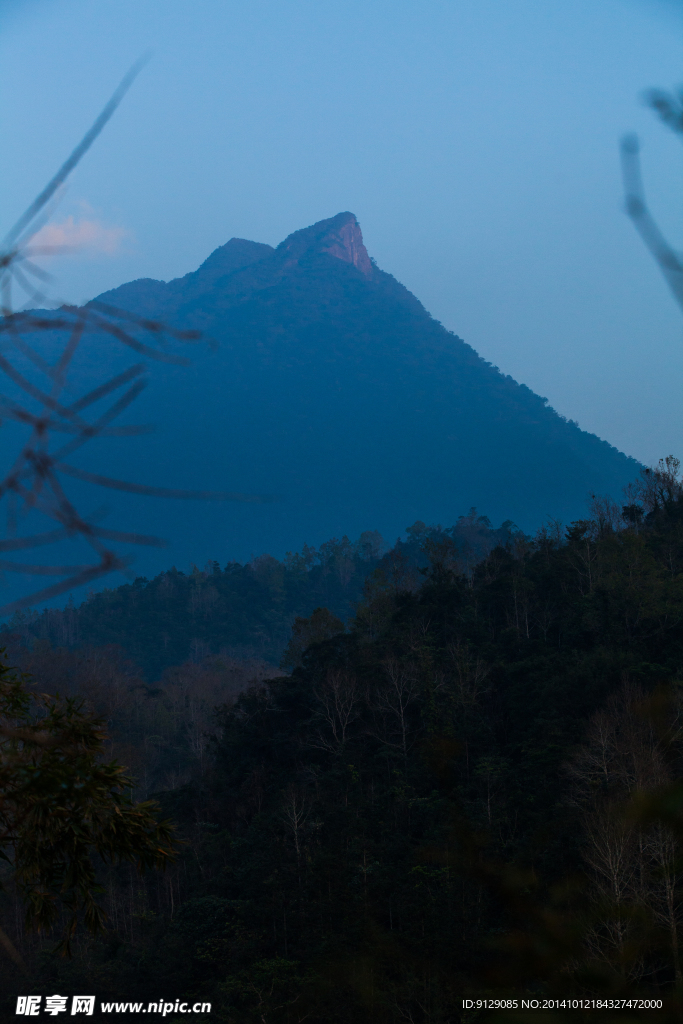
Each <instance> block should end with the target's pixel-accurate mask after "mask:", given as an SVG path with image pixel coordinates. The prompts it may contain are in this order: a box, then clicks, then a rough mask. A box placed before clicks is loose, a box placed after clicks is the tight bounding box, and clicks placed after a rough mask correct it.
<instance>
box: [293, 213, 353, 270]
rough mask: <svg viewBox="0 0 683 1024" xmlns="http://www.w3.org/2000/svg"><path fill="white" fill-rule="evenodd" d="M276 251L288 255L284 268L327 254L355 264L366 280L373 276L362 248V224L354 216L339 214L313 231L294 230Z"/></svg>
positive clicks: (319, 222) (315, 226) (313, 227)
mask: <svg viewBox="0 0 683 1024" xmlns="http://www.w3.org/2000/svg"><path fill="white" fill-rule="evenodd" d="M277 251H278V252H281V253H284V254H285V263H284V266H285V267H287V266H292V265H293V264H295V263H298V262H299V261H300V260H302V259H304V258H305V257H307V256H310V255H312V254H315V253H325V254H326V255H328V256H334V258H335V259H338V260H343V261H344V263H352V264H353V266H354V267H356V269H357V270H359V271H360V272H361V274H363V275H364V276H365V277H371V276H372V263H371V262H370V257H369V256H368V253H367V249H366V248H365V246H364V245H363V236H362V234H361V230H360V224H359V223H358V221H357V220H356V218H355V217H354V215H353V214H352V213H348V212H346V213H338V214H337V216H336V217H330V218H329V219H328V220H320V221H318V223H317V224H312V225H311V226H310V228H302V230H301V231H295V232H294V234H292V235H289V236H288V237H287V238H285V240H284V242H281V243H280V245H278V247H277Z"/></svg>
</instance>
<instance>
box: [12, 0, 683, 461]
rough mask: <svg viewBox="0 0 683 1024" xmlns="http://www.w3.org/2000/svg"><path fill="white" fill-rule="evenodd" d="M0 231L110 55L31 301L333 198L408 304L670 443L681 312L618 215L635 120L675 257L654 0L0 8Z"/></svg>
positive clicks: (652, 448) (66, 144) (679, 383)
mask: <svg viewBox="0 0 683 1024" xmlns="http://www.w3.org/2000/svg"><path fill="white" fill-rule="evenodd" d="M0 47H1V52H0V88H1V90H2V103H1V104H0V110H1V121H2V124H1V128H2V138H3V147H2V154H1V156H0V161H1V162H0V168H1V172H0V173H1V176H2V196H3V201H2V209H1V211H0V230H1V231H2V233H3V234H4V231H5V230H6V229H7V228H9V226H10V224H11V223H12V222H13V221H14V220H15V219H16V218H17V217H18V215H19V214H20V213H21V212H22V210H23V208H24V207H25V206H26V205H28V203H29V201H30V200H31V199H32V198H33V196H34V194H35V193H36V192H37V191H38V190H39V188H40V187H41V186H42V185H43V184H44V183H45V181H46V180H47V179H48V178H49V177H50V176H51V174H52V173H53V172H54V171H55V169H56V168H57V166H58V165H59V164H60V163H61V162H62V160H63V159H64V158H65V156H66V155H67V154H68V152H69V151H70V149H71V148H72V147H73V145H74V144H75V143H76V141H78V139H79V138H80V136H81V135H82V134H83V132H84V131H85V129H86V128H87V127H88V126H89V123H90V122H91V121H92V120H93V119H94V117H95V116H96V115H97V113H98V112H99V110H100V108H101V107H102V105H103V104H104V102H105V101H106V99H107V98H108V96H109V94H110V93H111V92H112V90H113V89H114V87H115V86H116V84H117V83H118V81H119V79H120V78H121V77H122V75H123V74H124V72H125V71H126V69H127V68H128V67H129V66H130V65H131V64H132V62H133V61H134V60H135V59H136V58H137V57H139V56H140V55H141V54H142V53H143V52H144V51H146V50H148V49H151V50H152V59H151V61H150V63H149V64H148V66H147V67H146V68H145V70H144V71H143V72H142V74H141V75H140V77H139V79H138V80H137V82H136V84H135V85H134V87H133V89H132V91H131V92H130V93H129V95H128V96H127V97H126V99H125V100H124V103H123V105H122V106H121V108H120V109H119V111H118V112H117V113H116V115H115V117H114V120H113V121H112V122H111V123H110V124H109V126H108V127H107V129H106V131H105V133H104V134H103V136H102V137H101V138H100V139H99V141H98V142H97V143H96V145H95V147H94V148H93V149H92V150H91V152H90V153H89V154H88V155H87V156H86V158H85V160H84V161H83V163H82V165H81V166H80V167H79V168H78V170H77V171H76V173H75V174H74V176H73V178H72V180H71V183H70V186H69V188H68V191H67V193H66V195H65V196H64V197H63V199H62V202H61V204H60V206H59V208H58V209H57V210H56V211H55V214H54V217H53V220H54V223H55V227H54V229H53V235H52V237H53V239H57V240H58V239H59V238H62V237H64V238H73V237H76V238H78V239H80V240H81V241H83V242H84V243H86V248H84V249H83V252H82V254H81V255H79V256H78V257H69V258H66V257H61V258H60V259H59V260H56V259H55V260H53V261H52V269H53V270H54V271H55V272H56V273H57V274H58V283H57V286H56V289H55V290H56V293H57V294H58V295H59V296H60V297H63V298H66V299H69V300H71V301H82V300H83V299H86V298H90V297H92V296H93V295H95V294H97V293H98V292H100V291H102V290H104V289H106V288H109V287H112V286H114V285H117V284H120V283H122V282H124V281H126V280H130V279H132V278H136V277H156V278H161V279H165V280H166V279H169V278H172V277H176V276H179V275H181V274H184V273H187V272H188V271H190V270H193V269H195V268H196V267H197V266H198V265H199V263H201V262H202V260H204V259H205V258H206V256H207V255H208V254H209V253H210V252H211V251H212V250H213V249H215V248H216V247H217V246H219V245H221V244H223V243H224V242H225V241H227V240H228V239H229V238H230V237H231V236H234V235H235V236H238V237H245V238H251V239H254V240H257V241H262V242H269V243H271V244H277V243H278V242H279V241H281V240H282V239H283V238H284V237H285V236H286V235H287V234H289V233H290V232H291V231H294V230H296V229H297V228H300V227H304V226H306V225H308V224H311V223H313V222H314V221H317V220H320V219H322V218H324V217H330V216H333V215H334V214H336V213H338V212H339V211H341V210H351V211H353V212H354V213H355V214H356V215H357V217H358V218H359V220H360V223H361V226H362V229H363V232H364V236H365V241H366V244H367V247H368V249H369V251H370V253H371V255H373V256H374V257H375V259H376V260H377V262H378V264H379V265H380V266H381V267H382V268H383V269H384V270H387V271H389V272H390V273H392V274H394V275H395V276H396V277H397V278H398V279H399V280H400V281H402V282H403V283H404V284H405V285H407V287H408V288H410V289H411V291H413V292H414V293H415V294H416V295H417V296H418V297H419V298H420V299H421V300H422V302H423V303H424V304H425V305H426V307H427V308H428V309H429V310H430V312H431V313H432V314H433V315H434V316H435V317H437V318H438V319H439V320H441V321H442V322H443V323H444V324H445V325H446V326H447V327H448V328H450V329H452V330H454V331H455V332H456V333H457V334H459V335H460V336H461V337H462V338H464V339H465V340H466V341H468V342H469V343H470V344H472V345H473V346H474V347H475V348H476V349H477V350H478V351H479V352H480V353H481V354H482V355H483V356H484V357H485V358H487V359H489V360H490V361H491V362H493V363H494V364H496V365H498V366H500V368H501V369H502V370H504V371H505V372H506V373H510V374H512V375H513V376H514V377H515V378H516V379H517V380H519V381H522V382H524V383H526V384H528V385H529V386H530V387H532V388H533V389H534V390H535V391H537V392H539V393H540V394H541V395H544V396H547V397H548V398H549V400H550V403H551V404H552V405H553V406H554V407H555V408H556V409H557V410H558V411H559V412H561V413H563V414H565V415H566V416H568V417H571V418H572V419H577V420H578V421H579V423H580V424H581V426H582V427H584V428H586V429H589V430H592V431H595V432H596V433H598V434H599V435H600V436H602V437H604V438H606V439H607V440H609V441H610V442H612V443H613V444H615V445H617V446H618V447H619V448H621V449H622V450H624V451H626V452H627V453H628V454H630V455H634V456H636V457H637V458H640V459H642V460H644V461H646V462H652V461H653V460H655V459H657V458H659V457H660V456H661V455H665V454H668V453H669V452H673V453H678V454H679V455H683V401H682V398H683V314H681V312H680V311H679V310H678V309H677V307H676V306H675V305H674V302H673V300H672V298H671V297H670V296H669V293H668V292H667V289H666V286H665V285H664V283H663V281H662V280H661V279H660V276H659V274H658V271H657V270H656V268H655V267H654V266H653V265H652V262H651V260H650V258H649V256H648V255H647V253H646V252H645V251H644V250H643V248H642V245H641V243H640V241H639V239H638V237H637V236H636V234H635V232H634V230H633V228H632V226H631V224H630V222H629V221H628V219H627V218H626V216H625V215H624V213H623V209H622V200H621V186H620V179H619V165H618V140H619V137H620V136H621V135H622V134H623V133H624V132H625V131H632V130H635V131H636V132H638V134H639V135H640V137H641V140H642V143H643V147H644V148H643V159H644V169H645V175H646V182H647V186H648V192H649V196H650V200H651V206H652V208H653V210H654V212H655V213H656V215H657V217H658V218H659V220H660V222H661V224H662V226H663V227H665V229H666V231H667V233H668V235H669V237H670V239H671V240H672V242H673V243H674V244H679V245H681V244H682V243H683V202H682V201H683V187H682V186H683V182H682V180H681V171H682V169H683V148H682V147H681V145H680V141H678V140H677V139H676V138H675V137H674V136H673V135H671V133H669V132H668V131H667V130H666V129H664V128H663V127H662V126H660V125H659V124H658V123H657V122H656V121H655V119H654V117H653V116H652V114H651V113H650V112H649V111H648V110H647V109H646V108H645V107H644V105H643V103H642V101H641V99H640V97H641V94H642V91H643V90H644V89H646V88H648V87H650V86H661V87H665V88H671V87H672V86H677V85H679V84H681V83H683V60H682V58H683V3H681V2H677V0H670V2H667V0H650V2H647V0H597V2H596V0H572V2H571V3H565V2H560V0H448V2H442V0H426V2H425V0H422V2H419V3H418V2H417V0H411V2H407V0H248V2H245V0H242V2H240V3H238V2H233V0H0Z"/></svg>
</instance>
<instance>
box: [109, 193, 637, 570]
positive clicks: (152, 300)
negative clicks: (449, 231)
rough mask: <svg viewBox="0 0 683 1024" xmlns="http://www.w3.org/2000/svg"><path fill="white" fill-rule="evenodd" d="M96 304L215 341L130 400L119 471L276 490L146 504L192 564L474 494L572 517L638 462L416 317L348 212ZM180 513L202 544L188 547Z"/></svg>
mask: <svg viewBox="0 0 683 1024" xmlns="http://www.w3.org/2000/svg"><path fill="white" fill-rule="evenodd" d="M99 299H100V301H103V302H107V303H111V304H112V305H116V306H119V307H121V308H125V309H129V310H132V311H134V312H139V313H141V314H144V315H146V316H151V315H154V316H157V317H160V318H163V319H165V320H166V321H167V322H170V323H173V324H174V325H177V326H190V327H200V328H201V329H202V330H203V331H204V332H206V334H207V335H208V336H210V337H211V338H213V339H215V340H216V341H217V342H218V343H219V346H218V349H217V351H215V352H212V353H207V354H205V355H200V356H198V358H197V361H196V362H195V364H194V367H193V369H192V371H191V372H190V373H189V375H188V373H187V372H186V371H177V370H167V371H165V379H164V382H163V385H162V386H160V387H157V389H156V394H153V395H152V396H151V398H145V399H144V400H143V401H145V402H146V403H147V408H146V409H145V412H146V413H147V414H148V415H151V416H152V417H153V418H154V419H155V420H156V421H157V423H158V424H159V427H160V429H159V431H158V438H157V439H156V440H154V441H145V442H144V445H141V446H140V452H139V455H138V456H136V458H135V460H133V461H130V462H128V464H127V466H126V467H125V468H127V470H128V473H129V475H130V474H131V472H133V473H134V474H136V478H143V477H144V465H145V462H147V461H148V460H150V459H151V460H152V461H153V464H154V466H155V468H158V469H159V470H163V471H164V474H165V477H166V478H172V479H177V478H178V475H179V471H180V476H182V480H183V483H189V484H190V485H204V486H211V487H226V488H229V489H230V490H237V491H244V492H259V493H264V492H265V493H271V494H276V495H278V496H279V497H280V498H281V499H282V500H281V501H280V502H278V503H276V504H272V505H263V506H249V507H240V506H232V507H229V508H228V507H226V506H223V507H221V508H217V507H211V508H206V507H205V508H199V509H198V508H194V509H193V510H192V512H191V513H190V512H189V509H187V508H184V509H182V510H180V511H179V510H177V509H173V510H172V509H170V508H168V507H165V508H163V509H162V508H161V507H160V506H157V507H156V512H157V516H158V515H159V514H160V515H161V518H162V519H163V520H164V522H162V524H161V526H162V529H165V530H166V531H167V533H168V534H169V535H172V536H173V539H174V541H176V540H177V539H178V538H180V537H182V536H183V535H185V542H184V543H183V544H182V550H183V552H186V553H187V555H188V556H189V557H192V558H194V559H195V560H197V559H199V558H201V557H206V558H218V559H219V560H222V559H223V558H224V557H226V556H229V557H238V558H242V557H248V556H250V555H252V554H254V553H260V552H263V551H269V552H271V553H273V554H276V555H280V554H281V553H282V552H283V550H284V549H285V548H292V547H295V546H300V545H301V544H303V543H314V544H315V543H319V542H320V540H322V539H323V538H327V537H329V535H330V534H331V533H337V534H338V535H341V534H342V533H347V534H349V535H350V536H357V535H358V534H359V533H360V532H362V531H363V530H365V529H378V530H379V531H380V532H381V533H382V534H383V535H384V536H385V537H387V538H388V539H392V538H393V537H395V536H397V535H398V534H399V533H401V532H402V531H403V529H405V527H406V526H407V525H408V524H410V523H412V522H414V521H415V520H416V519H422V520H425V521H426V522H431V523H436V522H442V523H444V524H448V523H453V522H454V521H455V520H456V518H457V517H458V515H460V514H462V513H464V512H466V511H467V509H468V508H469V507H471V506H472V505H475V506H477V507H478V509H479V510H480V512H482V513H485V514H486V515H488V516H489V517H491V518H492V519H493V520H494V521H495V520H501V519H513V520H514V521H515V522H516V523H517V524H518V525H519V526H520V527H521V528H523V529H525V530H529V529H533V528H534V527H536V526H537V525H539V524H540V523H541V522H542V521H544V520H545V519H546V518H547V517H548V516H553V517H557V518H560V519H562V520H564V521H565V522H566V521H569V520H572V519H575V518H577V517H579V516H581V515H583V514H584V510H585V499H586V495H587V494H588V493H589V492H591V491H597V492H600V493H602V492H609V493H612V494H615V495H619V494H620V491H621V487H622V486H623V485H624V484H625V483H626V482H627V481H628V480H629V479H632V478H633V477H634V476H635V474H636V472H637V469H638V466H637V463H636V462H635V461H634V460H632V459H629V458H627V457H626V456H625V455H623V454H621V453H620V452H618V451H617V450H616V449H615V448H613V447H611V446H610V445H609V444H608V443H606V442H605V441H601V440H600V439H599V438H597V437H596V436H594V435H592V434H588V433H586V432H585V431H582V430H580V429H579V428H578V427H577V426H576V425H574V424H572V423H570V422H567V421H566V420H565V419H564V418H563V417H560V416H558V415H557V414H556V413H555V412H554V411H553V410H552V409H550V408H549V407H548V406H547V403H546V400H544V399H542V398H540V397H539V396H537V395H535V394H534V393H533V392H532V391H530V390H529V388H527V387H525V386H524V385H522V384H518V383H516V382H515V381H514V380H512V379H511V378H510V377H506V376H504V375H503V374H501V373H500V372H499V371H498V370H497V369H495V368H494V367H492V366H491V365H489V364H488V363H486V362H485V361H484V360H483V359H481V358H480V357H479V356H478V355H477V353H476V352H475V351H474V350H473V349H472V348H471V347H470V346H469V345H467V344H466V343H465V342H464V341H462V340H461V339H460V338H457V337H456V336H454V335H453V334H451V333H450V332H448V331H446V330H445V329H444V327H443V326H442V325H441V324H439V323H438V322H437V321H435V320H434V319H432V317H430V315H429V313H428V312H427V311H426V310H425V309H424V307H423V306H422V305H421V304H420V302H419V301H418V300H417V299H416V298H415V297H414V296H413V295H411V293H410V292H409V291H408V290H407V289H406V288H404V287H403V286H402V285H401V284H399V282H397V281H396V280H395V279H394V278H393V277H391V275H389V274H386V273H384V272H383V271H381V270H379V269H378V268H377V267H376V266H375V265H374V264H373V262H372V261H371V260H370V259H369V257H368V254H367V252H366V250H365V246H364V245H363V240H362V235H361V231H360V227H359V225H358V223H357V221H356V218H355V217H354V216H353V214H351V213H341V214H338V215H337V216H336V217H333V218H331V219H330V220H326V221H321V222H320V223H318V224H314V225H313V226H312V227H310V228H306V229H304V230H302V231H297V232H295V233H294V234H293V235H290V236H289V238H287V239H285V241H284V242H282V243H281V244H280V245H279V246H278V247H277V248H276V249H272V248H270V247H269V246H265V245H261V244H258V243H255V242H248V241H245V240H241V239H232V240H231V241H229V242H228V243H227V244H226V245H224V246H222V247H221V248H220V249H217V250H216V251H215V252H214V253H213V254H212V255H211V256H210V257H209V258H208V259H207V260H206V262H205V263H204V264H203V265H202V266H201V267H200V268H199V270H197V271H196V272H194V273H192V274H188V275H186V276H185V277H184V278H180V279H178V280H176V281H171V282H169V283H168V284H164V283H162V282H158V281H150V280H142V281H134V282H131V283H129V284H126V285H123V286H121V287H120V288H117V289H115V290H113V291H111V292H107V293H105V294H104V295H102V296H100V297H99ZM550 342H551V339H549V343H550ZM138 415H139V412H138ZM145 449H146V451H145ZM138 460H140V461H139V463H138ZM143 460H144V461H143ZM148 464H149V463H148ZM136 471H137V472H136ZM143 514H144V513H143ZM157 521H158V520H157ZM193 521H194V522H195V523H196V527H195V530H196V531H198V533H197V534H196V536H197V535H199V534H200V535H201V539H202V543H196V542H195V543H194V544H189V545H188V543H187V540H188V536H189V534H190V533H191V532H192V531H193V526H192V522H193ZM157 528H158V527H157Z"/></svg>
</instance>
